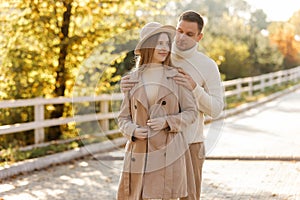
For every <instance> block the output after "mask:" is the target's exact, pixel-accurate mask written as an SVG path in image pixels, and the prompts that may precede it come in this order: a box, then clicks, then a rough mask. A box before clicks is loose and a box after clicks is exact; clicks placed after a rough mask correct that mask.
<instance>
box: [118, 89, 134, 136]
mask: <svg viewBox="0 0 300 200" xmlns="http://www.w3.org/2000/svg"><path fill="white" fill-rule="evenodd" d="M118 126H119V129H120V131H121V133H122V134H123V135H124V136H125V137H126V138H127V139H128V140H132V141H133V138H134V137H133V133H134V131H135V129H136V128H137V125H136V124H135V123H133V121H132V117H131V112H130V101H129V94H128V92H126V93H124V99H123V101H122V104H121V108H120V113H119V115H118Z"/></svg>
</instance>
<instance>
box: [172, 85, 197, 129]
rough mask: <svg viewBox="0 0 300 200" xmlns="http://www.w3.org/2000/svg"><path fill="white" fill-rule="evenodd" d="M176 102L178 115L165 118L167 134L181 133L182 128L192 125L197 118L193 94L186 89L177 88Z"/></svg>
mask: <svg viewBox="0 0 300 200" xmlns="http://www.w3.org/2000/svg"><path fill="white" fill-rule="evenodd" d="M178 90H179V92H178V95H179V97H178V100H179V102H178V103H179V106H180V113H178V114H175V115H168V116H167V117H166V120H167V123H168V125H169V128H170V130H169V132H179V131H182V130H183V128H184V127H186V126H188V125H189V124H192V123H193V122H194V121H195V120H196V118H197V107H196V103H195V99H194V97H193V94H192V93H191V92H190V91H189V90H188V89H186V88H184V87H182V86H178Z"/></svg>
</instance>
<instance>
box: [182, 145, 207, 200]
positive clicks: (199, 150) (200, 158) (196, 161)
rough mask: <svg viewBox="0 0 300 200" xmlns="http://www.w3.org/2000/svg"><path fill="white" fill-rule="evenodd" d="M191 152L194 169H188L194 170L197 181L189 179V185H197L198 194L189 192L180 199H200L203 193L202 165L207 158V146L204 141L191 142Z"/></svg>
mask: <svg viewBox="0 0 300 200" xmlns="http://www.w3.org/2000/svg"><path fill="white" fill-rule="evenodd" d="M189 149H190V154H191V159H192V166H193V169H188V171H192V170H193V172H194V176H195V182H193V180H192V181H191V180H188V186H189V185H195V186H196V194H190V193H189V194H188V196H187V197H182V198H180V200H200V193H201V181H202V167H203V163H204V160H205V147H204V143H203V142H199V143H193V144H190V147H189Z"/></svg>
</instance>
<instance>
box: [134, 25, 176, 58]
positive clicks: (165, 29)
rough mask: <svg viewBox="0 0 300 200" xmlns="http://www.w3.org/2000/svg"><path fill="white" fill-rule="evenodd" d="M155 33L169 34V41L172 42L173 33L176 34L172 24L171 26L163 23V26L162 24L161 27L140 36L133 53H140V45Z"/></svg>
mask: <svg viewBox="0 0 300 200" xmlns="http://www.w3.org/2000/svg"><path fill="white" fill-rule="evenodd" d="M157 33H168V34H170V38H171V41H170V42H171V43H172V42H173V40H174V37H175V34H176V28H175V27H174V26H171V25H165V26H162V27H159V28H157V29H156V30H154V31H152V32H151V33H150V34H148V35H147V36H146V37H144V38H142V39H141V40H140V41H139V42H138V44H137V45H136V47H135V50H134V54H135V55H140V53H141V51H140V50H141V46H142V44H143V43H144V42H145V41H146V40H147V39H148V38H150V37H151V36H153V35H155V34H157Z"/></svg>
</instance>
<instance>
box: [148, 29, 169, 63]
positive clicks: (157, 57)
mask: <svg viewBox="0 0 300 200" xmlns="http://www.w3.org/2000/svg"><path fill="white" fill-rule="evenodd" d="M169 53H170V40H169V37H168V35H167V34H166V33H161V34H160V35H159V37H158V41H157V44H156V46H155V49H154V52H153V57H152V63H162V62H164V61H165V60H166V58H167V57H168V55H169Z"/></svg>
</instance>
